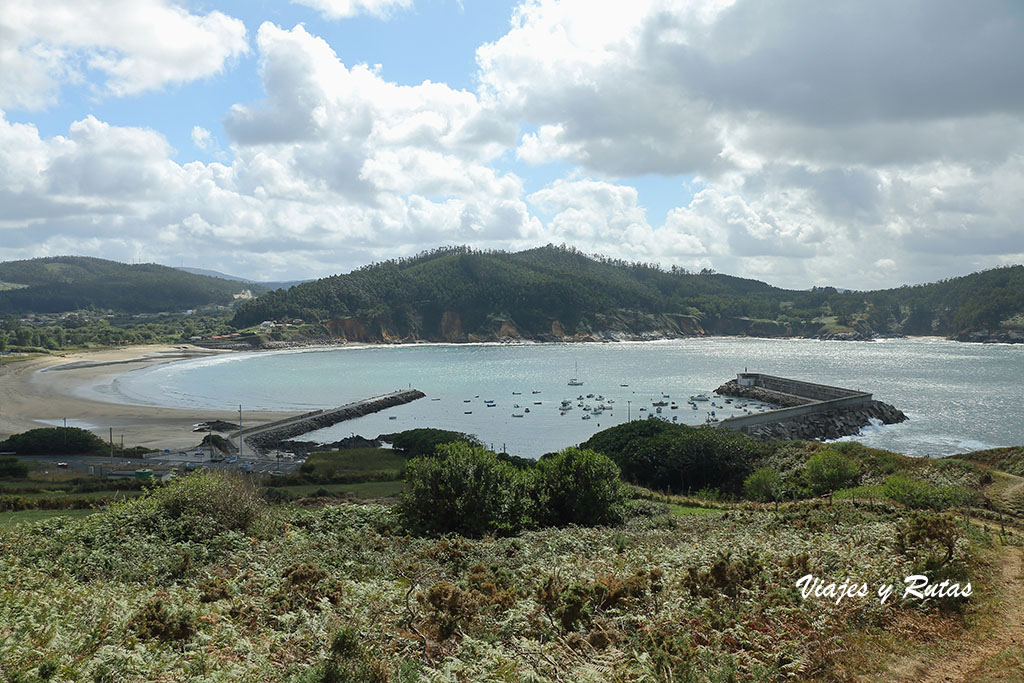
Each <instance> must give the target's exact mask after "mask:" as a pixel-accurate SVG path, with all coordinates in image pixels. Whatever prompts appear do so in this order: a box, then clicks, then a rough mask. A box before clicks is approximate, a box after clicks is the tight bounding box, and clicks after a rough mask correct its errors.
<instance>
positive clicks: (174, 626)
mask: <svg viewBox="0 0 1024 683" xmlns="http://www.w3.org/2000/svg"><path fill="white" fill-rule="evenodd" d="M130 626H132V627H133V628H134V630H135V632H136V633H138V634H139V637H140V638H147V639H153V640H160V641H163V642H165V643H166V642H173V641H178V640H188V639H189V638H191V637H192V634H194V633H195V631H196V617H195V615H194V614H192V613H191V612H187V611H185V610H184V609H181V608H173V607H170V606H168V604H167V603H166V602H165V601H164V600H163V599H162V598H160V597H155V598H153V599H151V600H149V601H147V602H146V604H144V605H143V606H142V609H141V610H139V611H138V612H137V613H136V614H135V616H134V617H132V619H131V622H130Z"/></svg>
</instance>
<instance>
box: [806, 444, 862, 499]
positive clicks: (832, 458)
mask: <svg viewBox="0 0 1024 683" xmlns="http://www.w3.org/2000/svg"><path fill="white" fill-rule="evenodd" d="M858 474H860V468H859V467H858V466H857V463H855V462H854V461H853V460H851V459H850V458H848V457H847V456H845V455H843V454H842V453H838V452H836V451H834V450H831V449H827V450H824V451H820V452H818V453H815V454H814V455H813V456H811V458H810V460H808V461H807V465H806V469H805V470H804V476H805V477H806V478H807V483H808V485H810V487H811V490H812V491H814V493H816V494H818V495H821V494H823V493H831V492H833V491H836V490H838V489H841V488H845V487H847V486H849V485H850V484H852V483H853V481H854V479H856V477H857V475H858Z"/></svg>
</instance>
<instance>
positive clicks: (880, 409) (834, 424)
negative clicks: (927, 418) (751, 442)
mask: <svg viewBox="0 0 1024 683" xmlns="http://www.w3.org/2000/svg"><path fill="white" fill-rule="evenodd" d="M715 393H717V394H719V395H721V396H735V397H737V398H748V399H753V400H757V401H762V402H764V403H770V404H774V405H776V406H780V407H779V408H778V409H776V410H771V411H768V412H766V413H760V414H758V415H751V416H744V417H734V418H729V419H727V420H723V421H722V422H721V423H720V426H722V427H727V428H732V429H736V430H738V431H741V432H743V433H744V434H748V435H750V436H753V437H755V438H759V439H773V440H794V439H801V440H827V439H838V438H839V437H842V436H852V435H854V434H858V433H860V430H861V429H862V428H864V427H867V426H868V425H870V424H872V423H873V422H876V421H877V422H880V423H882V424H895V423H897V422H903V421H904V420H906V419H907V416H906V415H904V414H903V412H902V411H900V410H899V409H897V408H895V407H893V406H891V405H889V404H888V403H883V402H882V401H876V400H872V397H871V394H868V393H864V392H859V391H855V390H852V389H842V388H840V387H829V386H825V385H820V384H812V383H809V382H801V381H798V380H790V379H786V378H782V377H771V376H769V375H759V374H746V373H745V374H744V375H740V376H739V378H738V379H737V380H730V381H729V382H726V383H725V384H723V385H722V386H720V387H718V389H717V390H716V392H715Z"/></svg>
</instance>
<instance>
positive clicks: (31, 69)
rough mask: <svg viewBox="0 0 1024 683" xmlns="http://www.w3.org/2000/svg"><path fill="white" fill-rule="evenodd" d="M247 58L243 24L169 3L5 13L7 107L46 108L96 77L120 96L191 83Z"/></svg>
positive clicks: (24, 8) (15, 3) (1, 84)
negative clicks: (70, 87) (64, 90)
mask: <svg viewBox="0 0 1024 683" xmlns="http://www.w3.org/2000/svg"><path fill="white" fill-rule="evenodd" d="M247 51H248V45H247V43H246V38H245V25H244V24H243V23H242V22H241V21H240V20H238V19H234V18H232V17H229V16H227V15H225V14H223V13H222V12H217V11H213V12H209V13H208V14H203V15H200V14H192V13H190V12H188V11H187V10H185V9H183V8H182V7H181V6H179V5H178V4H176V3H173V2H170V1H169V0H107V1H106V2H94V1H82V0H47V2H35V1H33V0H10V1H9V2H6V3H5V4H4V8H3V11H2V12H0V107H3V108H7V109H12V108H14V109H41V108H44V107H46V106H49V105H51V104H53V103H54V102H55V101H56V99H57V94H58V90H59V88H60V86H61V85H62V84H64V83H68V82H82V81H84V80H85V79H86V78H87V76H88V75H89V72H98V73H100V74H103V77H104V81H103V83H102V84H101V85H99V86H98V88H99V92H100V94H110V95H114V96H124V95H133V94H137V93H140V92H144V91H147V90H154V89H158V88H161V87H163V86H165V85H170V84H178V83H186V82H189V81H193V80H196V79H199V78H204V77H207V76H211V75H213V74H216V73H218V72H220V71H221V70H222V69H223V68H224V66H225V63H226V62H227V61H228V60H229V59H232V58H234V57H238V56H239V55H242V54H244V53H245V52H247Z"/></svg>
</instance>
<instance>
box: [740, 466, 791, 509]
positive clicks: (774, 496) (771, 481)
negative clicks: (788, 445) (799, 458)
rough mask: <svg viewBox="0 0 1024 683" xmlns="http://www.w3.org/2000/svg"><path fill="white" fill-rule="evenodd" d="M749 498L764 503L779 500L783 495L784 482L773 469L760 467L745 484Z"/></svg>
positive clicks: (744, 488) (744, 489) (745, 490)
mask: <svg viewBox="0 0 1024 683" xmlns="http://www.w3.org/2000/svg"><path fill="white" fill-rule="evenodd" d="M743 491H744V492H745V493H746V494H747V498H750V499H751V500H756V501H759V502H762V503H768V502H771V501H773V500H778V499H779V497H780V495H781V493H782V480H781V477H779V473H778V472H776V471H775V470H773V469H772V468H771V467H760V468H758V469H757V470H755V471H754V473H753V474H751V475H750V476H749V477H747V478H746V479H745V480H744V482H743Z"/></svg>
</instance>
